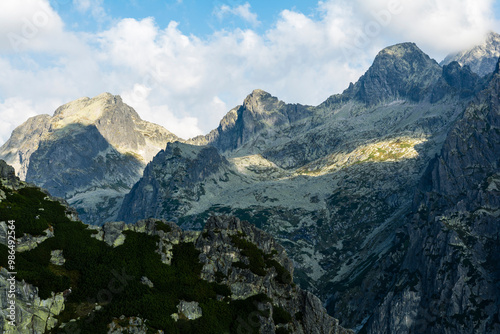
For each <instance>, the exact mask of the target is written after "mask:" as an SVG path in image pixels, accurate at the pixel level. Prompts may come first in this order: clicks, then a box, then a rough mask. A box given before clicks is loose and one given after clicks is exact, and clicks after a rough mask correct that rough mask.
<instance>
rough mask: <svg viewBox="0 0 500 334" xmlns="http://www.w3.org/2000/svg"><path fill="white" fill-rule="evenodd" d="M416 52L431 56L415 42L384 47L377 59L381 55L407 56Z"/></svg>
mask: <svg viewBox="0 0 500 334" xmlns="http://www.w3.org/2000/svg"><path fill="white" fill-rule="evenodd" d="M415 53H417V54H420V55H423V56H425V57H427V58H429V57H428V56H427V55H426V54H425V53H424V52H423V51H422V50H420V48H419V47H418V46H417V45H416V44H415V43H410V42H407V43H400V44H396V45H392V46H388V47H386V48H385V49H382V51H380V52H379V53H378V55H377V57H376V58H375V59H377V58H378V57H381V56H391V57H395V58H405V57H407V56H409V55H414V54H415Z"/></svg>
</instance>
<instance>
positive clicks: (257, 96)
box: [245, 89, 272, 101]
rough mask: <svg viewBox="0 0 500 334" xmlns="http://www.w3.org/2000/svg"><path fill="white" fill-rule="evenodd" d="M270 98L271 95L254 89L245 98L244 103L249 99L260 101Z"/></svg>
mask: <svg viewBox="0 0 500 334" xmlns="http://www.w3.org/2000/svg"><path fill="white" fill-rule="evenodd" d="M268 97H272V96H271V94H269V93H268V92H266V91H264V90H262V89H254V90H253V91H252V93H251V94H250V95H248V96H247V98H246V99H245V101H247V100H250V99H262V98H268Z"/></svg>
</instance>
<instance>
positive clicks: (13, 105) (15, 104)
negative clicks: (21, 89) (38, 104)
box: [0, 97, 38, 143]
mask: <svg viewBox="0 0 500 334" xmlns="http://www.w3.org/2000/svg"><path fill="white" fill-rule="evenodd" d="M37 114H38V113H37V112H36V111H35V108H34V107H33V103H32V102H31V101H27V100H22V99H20V98H15V97H14V98H8V99H6V100H5V102H4V103H0V119H1V120H2V122H0V141H1V142H2V143H3V142H5V141H7V139H9V137H10V134H11V132H12V130H13V129H14V128H16V127H17V126H18V125H19V120H20V119H24V120H26V119H28V118H29V117H33V116H36V115H37Z"/></svg>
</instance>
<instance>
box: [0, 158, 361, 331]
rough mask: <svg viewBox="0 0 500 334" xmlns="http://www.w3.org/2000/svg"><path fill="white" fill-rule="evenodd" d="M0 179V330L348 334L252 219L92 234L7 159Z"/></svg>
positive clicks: (117, 227) (116, 227)
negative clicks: (296, 279) (11, 238)
mask: <svg viewBox="0 0 500 334" xmlns="http://www.w3.org/2000/svg"><path fill="white" fill-rule="evenodd" d="M0 175H1V176H2V179H1V180H0V182H1V185H0V189H1V190H0V265H1V270H0V289H1V290H2V293H1V294H0V307H1V310H2V312H0V328H1V330H2V332H5V333H30V334H31V333H48V332H50V333H93V334H95V333H146V332H147V333H174V332H176V333H177V332H182V333H214V334H220V333H229V332H231V333H310V334H316V333H331V334H333V333H335V334H348V333H352V331H349V330H345V329H343V328H342V327H340V326H339V324H338V320H336V319H334V318H332V317H330V316H329V315H328V314H327V313H326V310H325V309H324V307H323V306H322V305H321V302H320V300H319V299H318V298H317V297H315V296H314V295H312V294H310V293H308V292H305V291H303V290H301V289H300V288H299V287H297V286H296V285H295V284H293V282H292V277H293V265H292V262H291V261H290V260H289V259H288V257H287V255H286V252H285V250H284V248H283V247H282V246H280V245H279V244H278V243H277V242H276V241H275V240H274V239H273V238H272V237H271V236H269V235H268V234H266V233H265V232H263V231H261V230H259V229H258V228H256V227H255V226H253V225H251V224H249V223H247V222H242V221H240V220H239V219H237V218H234V217H212V218H210V219H209V220H208V221H207V223H206V225H205V228H204V229H203V231H201V232H189V231H183V230H181V229H180V228H179V227H178V226H177V225H175V224H174V223H169V222H166V221H165V220H157V219H149V220H142V221H139V222H137V223H136V224H131V225H126V224H124V223H123V222H117V223H106V224H104V226H102V227H97V226H94V227H90V228H89V227H87V226H85V225H83V224H82V223H80V222H78V221H75V218H76V217H75V212H74V211H72V210H71V209H69V208H68V207H67V206H65V205H61V204H60V203H59V202H58V201H55V200H54V199H53V198H51V197H49V196H48V195H47V194H46V193H44V192H42V191H41V190H40V189H38V188H34V187H32V186H30V185H28V184H26V183H24V182H20V181H19V179H16V178H15V176H14V169H13V168H12V167H10V166H7V165H6V164H5V163H4V162H3V161H0ZM8 220H15V230H16V234H17V237H18V244H17V249H16V250H17V254H16V268H15V269H16V271H17V272H18V274H17V275H16V290H15V300H16V322H17V324H16V326H15V327H13V326H11V325H10V324H9V322H8V319H7V318H6V315H7V314H8V309H7V308H8V306H9V305H10V304H9V299H8V296H7V293H6V291H7V289H8V287H9V283H8V281H7V278H8V277H9V274H8V272H7V270H6V269H5V268H6V267H7V250H8V248H7V242H6V235H7V231H8V227H7V222H8Z"/></svg>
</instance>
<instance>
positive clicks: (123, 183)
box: [0, 93, 179, 224]
mask: <svg viewBox="0 0 500 334" xmlns="http://www.w3.org/2000/svg"><path fill="white" fill-rule="evenodd" d="M175 140H179V138H178V137H176V136H175V135H173V134H172V133H170V132H169V131H167V130H165V129H164V128H163V127H161V126H159V125H156V124H153V123H149V122H146V121H143V120H142V119H141V118H140V117H139V115H138V114H137V113H136V112H135V111H134V110H133V109H132V108H131V107H129V106H128V105H126V104H124V103H123V102H122V100H121V98H120V97H119V96H113V95H111V94H109V93H104V94H101V95H99V96H96V97H94V98H92V99H89V98H81V99H78V100H76V101H73V102H70V103H68V104H65V105H63V106H61V107H59V108H58V109H57V110H56V111H55V113H54V115H53V116H52V117H51V116H49V115H39V116H35V117H33V118H30V119H29V120H27V121H26V122H25V123H23V124H22V125H20V126H19V127H17V128H16V129H15V130H14V131H13V133H12V136H11V137H10V139H9V140H8V141H7V142H6V143H5V144H4V145H3V146H2V147H0V159H4V160H5V161H7V163H9V164H11V165H12V166H13V167H14V168H15V169H16V172H17V175H18V176H19V177H20V178H21V179H22V180H26V181H28V182H32V183H35V184H37V185H38V186H40V187H43V188H44V189H47V190H49V191H50V192H51V193H52V194H53V195H54V196H59V197H62V198H65V199H66V200H67V201H68V202H69V203H70V204H71V205H72V206H74V207H75V208H76V209H77V210H78V212H79V214H80V217H81V219H82V220H83V221H84V222H86V223H92V224H102V223H104V222H105V221H108V220H113V218H115V217H116V214H117V211H118V208H119V207H120V205H121V201H122V199H123V196H124V195H125V194H126V193H128V192H129V191H130V188H131V187H132V186H133V185H134V183H135V182H137V181H138V180H139V178H140V177H141V175H142V171H143V169H144V166H145V165H146V164H147V163H148V162H149V161H150V160H151V159H152V157H153V156H154V155H155V154H156V153H157V152H158V151H159V150H160V149H161V148H164V147H165V145H166V144H167V142H170V141H175Z"/></svg>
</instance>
